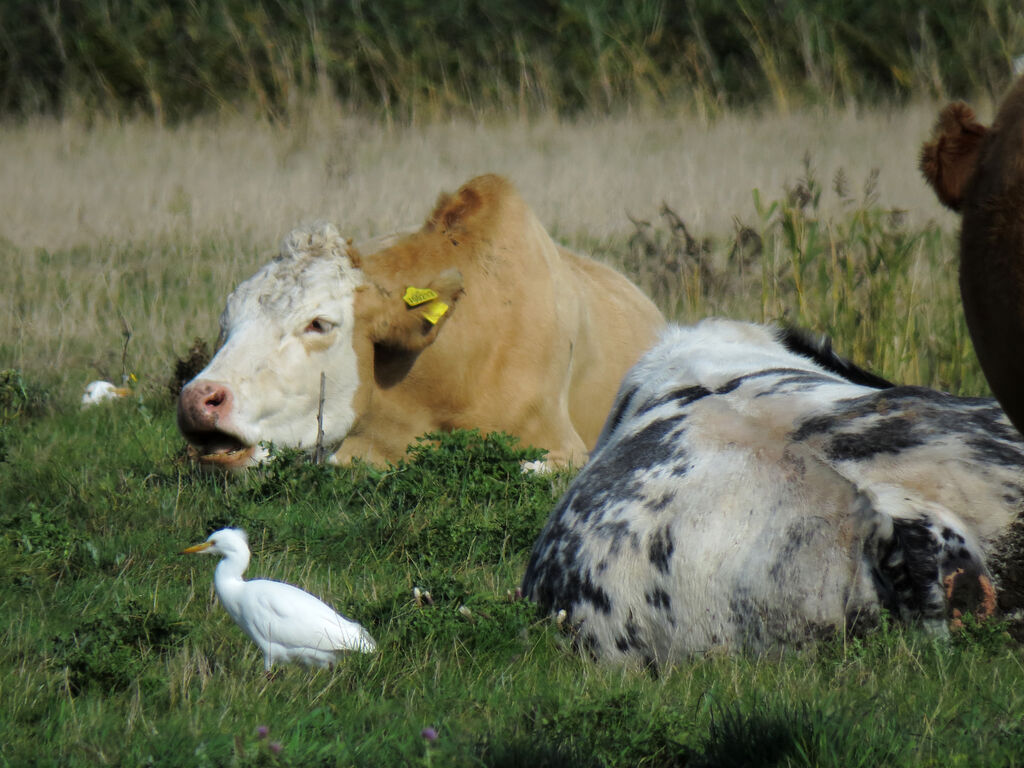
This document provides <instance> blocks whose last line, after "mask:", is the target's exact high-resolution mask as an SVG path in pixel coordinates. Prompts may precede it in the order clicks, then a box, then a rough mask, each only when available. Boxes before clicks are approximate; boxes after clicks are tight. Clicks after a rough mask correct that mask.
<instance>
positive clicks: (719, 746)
mask: <svg viewBox="0 0 1024 768" xmlns="http://www.w3.org/2000/svg"><path fill="white" fill-rule="evenodd" d="M906 744H907V740H906V738H905V734H899V733H896V732H893V731H891V730H888V729H886V728H878V727H877V723H875V722H873V721H870V722H866V721H865V720H863V719H862V718H861V717H858V716H857V714H856V713H853V712H837V711H834V708H832V707H829V706H827V705H826V706H820V705H810V704H797V705H792V704H787V703H779V704H772V703H769V702H758V703H756V704H754V705H753V706H751V707H749V708H747V709H744V708H743V707H742V706H741V705H740V704H734V705H732V706H730V707H727V708H724V709H721V710H718V711H717V712H714V711H713V713H712V720H711V725H710V727H709V729H708V734H707V737H706V738H705V739H704V740H703V742H702V743H701V745H700V748H699V750H697V751H696V752H695V753H694V754H693V755H692V756H691V758H690V759H689V760H688V761H687V762H686V765H687V766H690V767H691V768H705V767H706V768H712V767H714V768H718V766H738V767H739V766H743V767H748V768H757V767H758V766H765V767H767V766H776V765H834V766H844V767H845V766H856V765H861V766H877V765H893V764H896V763H897V762H898V761H897V758H899V757H900V753H901V752H902V751H903V750H904V749H905V748H906Z"/></svg>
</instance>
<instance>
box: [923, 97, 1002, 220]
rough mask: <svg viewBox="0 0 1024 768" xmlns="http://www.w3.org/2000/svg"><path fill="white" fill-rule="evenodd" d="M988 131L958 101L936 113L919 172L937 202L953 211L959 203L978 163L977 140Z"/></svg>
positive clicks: (979, 141) (968, 108) (972, 113)
mask: <svg viewBox="0 0 1024 768" xmlns="http://www.w3.org/2000/svg"><path fill="white" fill-rule="evenodd" d="M987 132H988V128H986V127H985V126H984V125H981V124H980V123H979V122H978V121H977V119H976V118H975V116H974V112H973V110H971V108H970V107H969V106H967V105H966V104H964V103H963V102H962V101H958V102H955V103H953V104H948V105H946V107H944V108H943V110H942V112H940V113H939V119H938V120H937V121H936V122H935V128H934V129H933V131H932V138H931V140H930V141H926V142H925V143H924V145H923V146H922V147H921V162H920V168H921V173H923V174H924V177H925V179H927V181H928V183H929V184H930V185H931V187H932V189H934V190H935V194H936V195H938V198H939V200H940V201H941V202H942V203H943V205H946V206H948V207H950V208H952V209H953V210H954V211H959V210H960V206H961V204H962V203H963V196H964V190H965V189H966V187H967V182H968V181H970V179H971V176H972V175H973V174H974V169H975V167H976V166H977V164H978V152H979V150H980V149H981V140H982V139H983V138H984V137H985V134H986V133H987Z"/></svg>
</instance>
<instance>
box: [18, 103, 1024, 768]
mask: <svg viewBox="0 0 1024 768" xmlns="http://www.w3.org/2000/svg"><path fill="white" fill-rule="evenodd" d="M935 111H936V110H935V106H934V105H918V106H912V107H909V108H907V109H905V110H902V111H899V112H887V113H883V112H877V113H870V112H869V113H862V114H858V113H856V112H854V111H849V112H840V113H827V112H821V113H802V114H790V115H786V116H781V115H774V114H766V115H760V116H753V115H747V116H743V115H731V116H726V117H723V118H721V119H720V120H716V121H712V122H703V121H700V120H691V119H687V118H685V117H680V118H678V119H674V120H669V119H644V118H641V117H639V116H635V117H629V116H623V117H617V118H608V119H606V120H602V121H598V122H578V123H573V122H566V123H559V122H555V121H550V122H545V121H528V122H527V121H522V122H520V121H513V122H505V123H495V124H485V123H460V122H453V123H451V124H447V125H435V126H432V127H426V128H423V127H421V128H415V129H414V128H397V127H395V126H389V125H386V124H380V123H376V122H372V121H369V120H363V119H360V118H357V117H353V116H351V115H345V114H341V113H339V112H337V111H334V110H330V109H326V108H325V109H324V111H322V112H320V113H319V115H318V116H316V115H314V116H311V117H310V118H309V119H308V120H307V121H297V122H296V123H294V124H291V125H289V126H288V127H282V126H280V125H272V124H269V123H265V122H261V121H255V122H253V123H251V124H250V123H246V122H244V121H242V120H241V119H240V118H239V119H230V120H225V121H210V122H196V123H190V124H187V125H181V126H178V127H174V128H167V127H160V126H157V125H152V124H149V123H146V122H142V121H128V122H123V123H118V122H112V123H104V122H102V121H100V122H97V123H94V124H93V125H92V126H91V127H89V128H86V127H83V126H81V125H78V124H75V123H73V122H54V121H46V120H42V119H39V120H34V121H29V122H27V123H24V124H21V125H16V126H13V125H12V126H10V127H9V129H5V131H4V132H3V133H2V134H0V164H2V165H3V167H4V168H5V171H7V172H8V173H9V174H10V175H6V174H5V183H4V184H3V185H2V186H0V197H2V203H0V205H2V207H3V210H4V211H5V216H4V220H3V223H2V224H0V269H2V273H3V275H4V277H3V279H2V280H0V371H2V373H0V560H2V562H3V566H2V567H0V764H3V765H12V766H22V765H61V766H64V765H76V766H77V765H82V766H86V765H88V766H93V765H161V766H164V765H182V766H196V765H209V766H236V765H237V766H260V765H367V766H371V765H372V766H381V765H434V766H441V765H455V766H461V765H465V766H520V765H522V766H545V765H559V766H561V765H581V766H590V765H595V766H596V765H614V766H684V765H685V766H719V765H723V766H724V765H766V766H767V765H835V766H857V765H865V766H876V765H915V766H928V765H942V766H956V765H969V766H974V765H1020V764H1021V763H1022V762H1024V757H1022V755H1024V664H1022V661H1024V655H1022V652H1021V647H1020V646H1019V644H1018V643H1016V642H1015V641H1013V640H1011V639H1010V638H1009V636H1008V635H1007V633H1006V632H1005V631H1004V628H1003V627H1002V626H1001V625H999V624H998V623H992V624H988V625H982V626H977V625H974V624H973V623H971V622H968V626H967V628H966V629H965V630H964V631H962V632H959V633H957V634H954V635H953V636H951V637H950V638H949V639H933V638H929V637H927V636H924V635H923V634H921V633H919V632H918V631H917V630H915V629H913V628H901V627H895V626H886V627H883V629H881V630H880V631H878V632H876V633H874V634H872V635H870V636H868V637H865V638H860V639H851V638H843V637H836V638H835V639H833V640H830V641H827V642H824V643H822V644H821V645H820V646H819V647H818V648H816V649H815V650H812V651H806V652H801V653H795V652H794V653H789V652H785V653H781V654H779V655H777V656H773V657H771V658H751V657H738V658H735V657H734V658H729V657H721V656H709V657H706V658H695V659H693V660H691V661H689V662H688V663H686V664H682V665H680V666H678V667H676V668H674V669H671V670H666V671H664V672H663V673H662V674H661V675H659V676H657V677H655V676H652V675H651V674H649V673H646V672H639V671H631V670H622V669H614V668H605V667H600V666H597V665H595V664H593V663H592V662H590V661H588V660H586V659H583V658H579V657H578V656H576V655H574V653H573V652H572V651H571V650H570V648H569V641H570V639H569V638H568V637H567V636H566V635H565V634H563V632H561V631H560V629H559V627H557V626H556V625H555V624H554V623H553V622H552V621H550V620H548V619H546V618H544V617H540V616H537V615H536V613H535V612H534V611H533V610H532V608H531V607H530V606H529V605H528V604H525V603H524V602H522V601H517V600H515V599H514V590H515V588H516V586H517V585H518V582H519V579H520V578H521V575H522V572H523V569H524V567H525V563H526V560H527V557H528V555H529V550H530V547H531V545H532V541H533V538H534V536H535V535H536V533H537V532H538V531H539V530H540V527H541V525H542V523H543V521H544V520H545V518H546V516H547V514H548V512H549V511H550V509H551V507H552V505H553V504H554V501H555V499H556V498H557V497H558V495H559V493H560V492H561V491H562V490H563V489H564V487H565V485H566V483H567V482H568V479H569V478H568V476H567V475H564V474H559V475H555V476H534V475H521V474H520V473H519V471H518V466H519V461H520V459H522V458H524V457H530V456H531V455H532V454H531V453H530V450H529V449H528V448H525V447H520V446H516V445H514V444H513V443H511V442H510V441H508V440H506V439H503V438H500V437H494V438H490V439H487V440H483V439H481V438H480V437H479V436H477V435H474V434H472V433H458V434H456V435H453V436H451V437H450V438H447V439H445V440H442V441H441V443H440V446H439V447H436V448H432V447H426V446H425V445H424V446H421V447H420V448H419V449H418V450H417V451H416V452H415V454H414V456H412V457H411V458H410V459H409V460H408V461H405V462H402V463H400V464H399V465H397V466H394V467H385V468H380V467H367V466H362V465H359V466H356V467H353V468H348V469H338V468H330V467H321V466H315V465H312V464H309V463H308V462H306V461H305V460H304V459H303V458H302V457H301V456H298V455H295V454H292V453H289V452H284V453H282V454H281V455H279V456H278V458H277V459H276V460H275V461H274V462H273V463H271V464H270V465H268V466H267V467H265V468H264V469H262V470H260V471H253V472H250V473H248V474H246V475H242V476H232V477H222V476H217V475H209V474H204V473H201V472H198V471H197V470H196V469H195V468H194V467H192V466H191V465H189V464H188V462H187V461H186V460H185V457H184V450H183V442H182V440H181V438H180V437H179V436H178V434H177V430H176V428H175V423H174V404H173V400H172V398H171V395H170V393H169V390H168V381H169V379H171V378H172V373H173V369H174V361H175V359H176V358H178V357H182V356H184V355H185V353H186V351H187V350H188V348H189V346H190V345H191V344H192V341H193V339H194V338H195V337H199V338H200V339H202V340H205V341H206V342H208V343H212V342H213V339H214V337H215V334H216V317H217V314H218V313H219V311H220V308H221V306H222V303H223V299H224V296H225V295H226V293H227V291H228V290H229V289H230V287H231V286H232V285H233V284H234V283H235V282H237V281H238V280H239V279H242V278H243V277H245V276H247V275H248V274H250V273H251V272H252V271H253V269H254V268H255V267H256V266H257V265H258V264H260V263H262V262H263V261H265V260H266V259H267V258H268V257H269V256H270V255H271V254H272V253H273V250H274V244H275V243H276V242H277V241H278V240H279V239H280V238H281V237H282V236H283V235H284V234H285V232H286V231H287V230H288V228H290V227H291V226H293V225H294V224H297V223H299V222H301V221H307V220H310V219H314V218H329V219H331V220H334V221H335V222H336V223H338V224H339V226H340V227H341V228H342V229H343V230H345V231H349V232H350V233H351V235H352V236H353V237H355V238H357V239H359V238H362V237H369V236H373V235H376V234H381V233H383V232H386V231H390V230H392V229H397V228H402V227H408V226H415V225H416V224H417V223H418V222H419V221H421V220H422V219H423V218H424V217H425V216H426V214H427V213H428V211H429V209H430V207H431V205H432V203H433V200H434V198H435V197H436V195H437V193H438V192H440V191H441V190H442V189H448V190H451V189H453V188H455V187H456V186H457V185H458V184H459V183H461V182H462V181H464V180H466V179H467V178H469V177H470V176H472V175H475V174H476V173H482V172H486V171H498V172H503V173H505V174H506V175H508V176H510V177H511V178H512V179H513V180H514V181H515V182H516V183H517V185H518V186H519V187H520V189H521V191H522V192H523V194H524V196H525V197H526V199H527V200H528V201H529V202H530V203H531V205H532V206H533V207H534V208H535V210H536V211H537V212H538V215H539V217H540V219H541V221H543V222H544V223H545V224H547V225H548V226H549V228H550V229H551V230H552V232H553V233H554V234H555V236H556V237H557V238H558V239H560V240H562V241H564V242H567V243H568V244H570V245H572V246H574V247H577V248H579V249H581V250H586V251H589V252H592V253H594V254H595V255H596V256H597V257H598V258H601V259H604V260H607V261H609V262H611V263H613V264H616V265H618V266H619V267H620V268H622V269H623V271H625V272H626V273H627V274H628V275H630V276H631V277H633V279H635V280H636V281H637V282H638V283H639V284H640V285H641V286H642V287H644V288H645V289H646V290H647V291H649V292H650V293H651V294H652V296H654V298H655V299H656V301H657V302H658V303H659V305H660V306H661V307H662V309H663V310H664V311H665V313H666V315H667V316H669V317H670V318H671V319H674V320H678V321H681V322H690V321H694V320H696V319H699V318H700V317H703V316H706V315H710V314H725V315H730V316H733V317H738V318H743V319H749V320H757V321H762V320H763V321H770V322H780V323H791V324H794V325H798V326H801V327H805V328H808V329H810V330H812V331H814V332H818V333H827V334H828V335H830V336H831V337H832V338H833V340H834V344H835V347H836V349H837V350H838V351H839V352H840V353H841V354H845V355H847V356H850V357H852V358H853V359H854V360H855V361H857V362H859V363H861V364H864V365H867V366H869V367H871V368H873V369H874V370H876V371H877V372H879V373H881V374H883V375H885V376H887V377H889V378H891V379H895V380H899V381H901V382H905V383H916V384H925V385H929V386H935V387H938V388H941V389H945V390H949V391H953V392H957V393H961V394H984V393H985V392H986V387H985V383H984V379H983V378H982V376H981V374H980V371H979V369H978V366H977V363H976V361H975V359H974V356H973V352H972V350H971V346H970V342H969V339H968V337H967V334H966V329H965V325H964V321H963V317H962V313H961V310H960V305H959V298H958V294H957V287H956V240H955V220H954V219H953V217H952V216H951V215H949V214H947V213H944V212H943V211H941V210H940V208H939V206H938V203H937V202H935V201H934V200H933V199H932V196H931V193H930V192H929V191H928V190H927V189H926V188H925V186H924V183H923V181H921V180H920V178H919V176H918V174H917V171H916V167H915V166H916V152H917V147H918V145H919V143H920V141H921V139H922V138H923V137H924V136H925V135H926V134H927V132H928V130H929V126H930V123H931V120H932V117H933V115H934V114H935ZM979 112H980V113H981V114H982V116H983V117H984V118H986V119H987V117H988V115H989V114H990V111H989V112H986V110H985V109H984V105H982V107H981V108H980V109H979ZM880 137H883V138H884V140H883V138H880ZM13 179H17V182H14V181H10V180H13ZM663 205H664V207H663ZM630 217H632V218H630ZM125 374H131V375H132V376H134V382H135V388H136V394H135V395H134V396H133V397H131V398H129V399H127V400H124V401H120V402H117V403H112V404H108V405H104V406H100V407H96V408H92V409H88V410H84V411H83V410H81V409H80V408H79V407H78V402H77V400H78V397H79V396H80V394H81V391H82V387H83V386H84V384H85V383H86V382H87V381H89V380H90V379H93V378H99V377H105V378H110V379H112V380H115V381H119V380H120V379H121V377H122V375H125ZM229 524H230V525H239V526H242V527H244V528H246V529H247V530H248V531H249V534H250V539H251V544H252V548H253V563H252V565H251V566H250V569H249V575H250V576H266V577H270V578H278V579H282V580H286V581H289V582H291V583H295V584H299V585H301V586H302V587H303V588H305V589H308V590H310V591H312V592H314V593H317V594H319V595H320V596H322V597H324V598H325V599H327V601H328V602H330V603H332V604H334V605H335V606H336V607H338V608H339V609H340V610H342V611H343V612H345V613H347V614H348V615H350V616H352V617H353V618H356V619H357V620H359V621H360V622H361V623H363V624H364V625H365V626H366V627H367V628H368V629H369V630H370V632H371V633H372V634H373V635H374V637H375V638H376V639H377V641H378V643H379V645H380V650H379V652H378V653H376V654H373V655H368V656H353V657H349V658H348V659H346V660H345V661H344V662H343V663H342V664H340V665H339V666H337V667H336V668H334V669H331V670H321V671H307V670H305V669H303V668H301V667H286V668H283V669H281V670H280V671H279V673H278V674H277V675H276V676H275V677H274V678H273V679H270V680H268V679H266V678H265V677H264V675H263V671H262V660H261V658H260V656H259V653H258V652H257V651H256V649H255V647H254V646H252V644H251V643H250V642H249V641H248V640H247V639H246V638H245V637H244V636H243V635H242V633H241V632H240V630H238V629H237V628H236V627H235V626H234V624H233V623H232V622H231V621H230V619H229V618H228V616H227V615H226V613H225V612H224V611H223V609H222V608H221V607H220V606H219V605H218V604H217V602H216V598H215V595H214V593H213V588H212V576H213V568H214V562H213V561H212V559H206V558H198V557H188V556H180V555H178V552H179V551H180V550H181V549H182V548H183V547H185V546H187V545H190V544H194V543H196V542H198V541H200V540H202V539H203V538H205V536H206V535H207V534H208V533H209V532H210V531H212V530H214V529H216V528H219V527H222V526H225V525H229ZM414 587H419V588H420V589H422V590H428V591H429V592H430V594H431V602H430V603H429V604H422V605H417V603H416V601H415V599H414V597H413V589H414ZM463 607H464V608H465V609H466V610H464V611H460V609H461V608H463ZM261 726H265V727H266V728H267V729H268V732H267V735H266V736H261V732H260V731H259V730H258V729H259V728H260V727H261ZM426 728H432V729H434V731H435V732H436V734H437V737H436V739H434V740H431V739H427V738H425V737H424V736H423V732H424V729H426Z"/></svg>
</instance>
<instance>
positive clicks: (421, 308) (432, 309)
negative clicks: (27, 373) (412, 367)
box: [367, 269, 464, 352]
mask: <svg viewBox="0 0 1024 768" xmlns="http://www.w3.org/2000/svg"><path fill="white" fill-rule="evenodd" d="M463 293H464V291H463V286H462V273H461V272H459V270H457V269H447V270H445V271H444V272H441V273H440V274H439V275H438V276H437V277H436V278H434V279H433V280H431V281H430V283H429V284H427V285H406V286H402V287H401V289H400V290H397V291H390V292H389V293H388V295H383V296H379V297H378V301H376V302H374V307H373V309H372V310H371V311H372V314H373V316H372V317H369V318H367V321H368V323H369V328H370V338H371V340H372V341H373V342H374V343H375V344H380V345H383V346H386V347H390V348H392V349H396V350H401V351H406V352H421V351H422V350H424V349H426V348H427V347H428V346H429V345H430V344H432V343H433V342H434V339H436V338H437V334H438V333H440V331H441V328H442V327H443V326H444V324H445V323H446V322H448V318H449V317H451V315H452V312H453V311H454V309H455V305H456V304H457V303H458V301H459V299H460V298H461V297H462V294H463Z"/></svg>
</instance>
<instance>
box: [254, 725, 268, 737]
mask: <svg viewBox="0 0 1024 768" xmlns="http://www.w3.org/2000/svg"><path fill="white" fill-rule="evenodd" d="M269 733H270V726H268V725H261V726H260V727H259V728H257V729H256V738H257V739H265V738H267V735H268V734H269Z"/></svg>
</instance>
